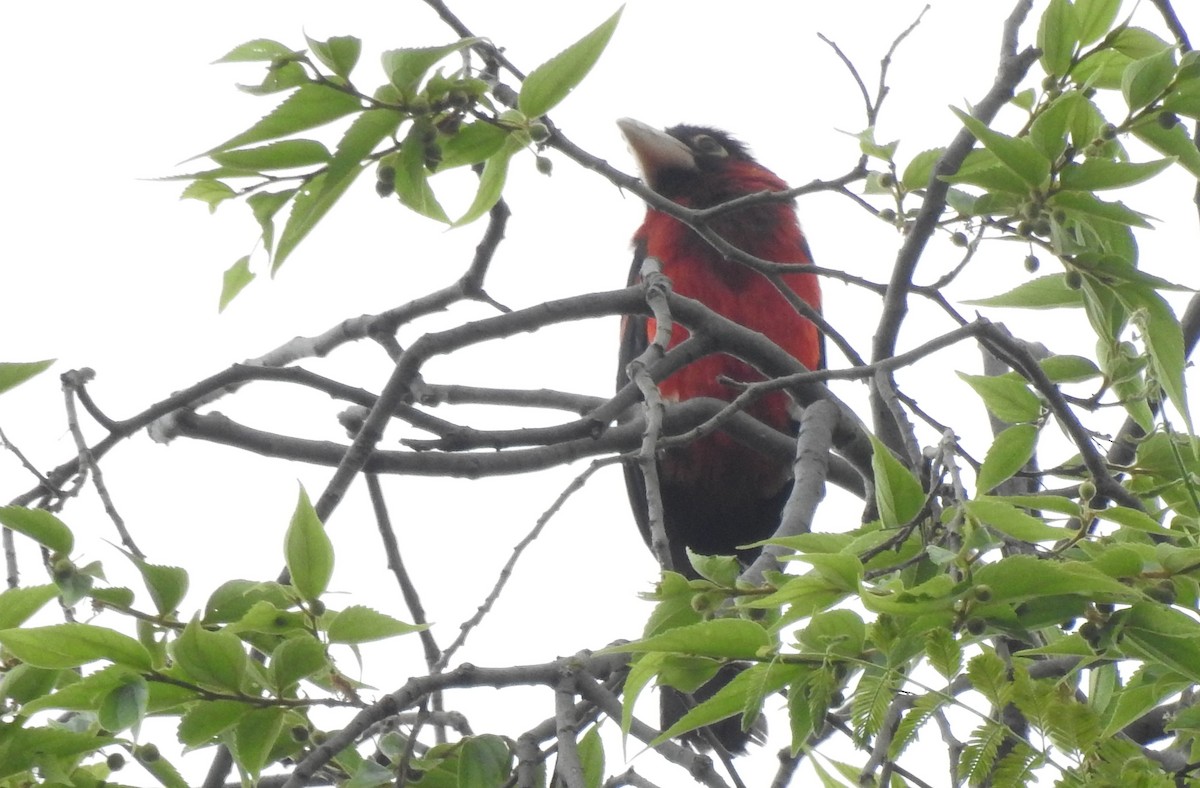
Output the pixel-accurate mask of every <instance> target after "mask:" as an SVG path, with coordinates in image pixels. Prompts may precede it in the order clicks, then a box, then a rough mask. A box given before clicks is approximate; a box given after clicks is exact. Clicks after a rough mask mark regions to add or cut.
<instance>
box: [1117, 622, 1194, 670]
mask: <svg viewBox="0 0 1200 788" xmlns="http://www.w3.org/2000/svg"><path fill="white" fill-rule="evenodd" d="M1121 612H1122V614H1123V615H1122V616H1121V618H1120V619H1119V621H1120V624H1121V632H1122V634H1123V636H1124V637H1123V638H1122V640H1121V648H1122V650H1123V651H1125V652H1126V653H1130V654H1132V655H1133V656H1135V657H1139V658H1141V659H1143V660H1146V661H1147V662H1148V663H1149V664H1154V665H1162V666H1163V667H1165V668H1167V669H1168V670H1170V671H1173V672H1175V673H1178V674H1179V675H1181V676H1186V677H1187V678H1188V679H1189V680H1190V681H1192V682H1193V683H1196V682H1200V625H1198V624H1197V623H1196V621H1195V620H1194V619H1192V618H1191V617H1189V616H1188V615H1186V614H1185V613H1182V612H1180V611H1178V610H1175V609H1173V608H1169V607H1166V606H1164V605H1159V604H1154V603H1151V602H1138V603H1137V604H1134V605H1133V606H1132V607H1130V608H1129V609H1128V610H1125V611H1121Z"/></svg>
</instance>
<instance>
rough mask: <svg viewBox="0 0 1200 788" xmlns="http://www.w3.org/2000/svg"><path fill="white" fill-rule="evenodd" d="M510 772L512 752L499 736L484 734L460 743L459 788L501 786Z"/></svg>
mask: <svg viewBox="0 0 1200 788" xmlns="http://www.w3.org/2000/svg"><path fill="white" fill-rule="evenodd" d="M511 771H512V750H511V749H509V746H508V743H507V742H506V741H505V740H504V739H502V738H501V737H499V736H496V735H493V734H490V733H485V734H483V735H481V736H471V737H469V738H467V739H465V740H464V741H463V743H462V751H461V755H460V756H459V762H458V785H459V788H472V786H476V785H478V786H484V785H503V784H504V783H505V781H506V780H507V779H508V777H509V773H510V772H511Z"/></svg>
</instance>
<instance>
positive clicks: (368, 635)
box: [329, 605, 428, 643]
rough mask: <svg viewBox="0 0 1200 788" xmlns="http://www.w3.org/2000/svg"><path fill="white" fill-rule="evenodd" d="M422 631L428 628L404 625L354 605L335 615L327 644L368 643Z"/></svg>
mask: <svg viewBox="0 0 1200 788" xmlns="http://www.w3.org/2000/svg"><path fill="white" fill-rule="evenodd" d="M423 629H428V626H417V625H415V624H406V623H404V622H403V621H400V620H398V619H395V618H392V617H391V616H389V615H385V614H383V613H380V612H377V611H375V610H372V609H371V608H369V607H364V606H363V605H354V606H352V607H348V608H346V609H345V610H343V611H341V612H340V613H338V614H337V615H335V616H334V617H333V620H332V621H331V622H329V642H330V643H368V642H370V641H373V640H383V639H385V638H390V637H395V636H396V635H407V634H408V633H410V632H420V631H421V630H423Z"/></svg>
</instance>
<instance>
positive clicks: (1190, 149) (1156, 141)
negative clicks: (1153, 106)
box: [1132, 115, 1200, 178]
mask: <svg viewBox="0 0 1200 788" xmlns="http://www.w3.org/2000/svg"><path fill="white" fill-rule="evenodd" d="M1132 131H1133V133H1134V136H1136V137H1137V138H1138V139H1140V140H1141V141H1142V142H1144V143H1146V144H1147V145H1149V146H1150V147H1151V148H1154V150H1156V151H1158V152H1159V153H1162V154H1165V155H1167V156H1174V157H1175V158H1177V159H1178V160H1179V163H1180V164H1182V165H1183V166H1184V168H1185V169H1186V170H1187V171H1188V172H1189V173H1191V174H1192V176H1193V177H1196V178H1200V150H1197V148H1196V143H1195V141H1193V140H1192V137H1191V135H1190V134H1189V133H1188V130H1187V128H1185V127H1184V126H1183V124H1181V123H1176V124H1175V125H1173V126H1171V128H1169V129H1164V128H1163V127H1162V126H1161V125H1159V123H1158V117H1157V115H1155V116H1153V117H1149V118H1146V119H1145V120H1142V121H1139V122H1138V123H1136V124H1134V126H1133V129H1132Z"/></svg>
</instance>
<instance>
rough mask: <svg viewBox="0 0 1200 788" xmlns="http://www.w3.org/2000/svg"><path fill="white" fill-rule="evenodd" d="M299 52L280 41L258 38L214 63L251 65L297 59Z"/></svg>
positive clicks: (234, 49)
mask: <svg viewBox="0 0 1200 788" xmlns="http://www.w3.org/2000/svg"><path fill="white" fill-rule="evenodd" d="M297 54H299V53H298V52H296V50H294V49H292V48H291V47H286V46H284V45H283V44H281V43H279V42H278V41H272V40H271V39H269V38H256V39H254V40H253V41H247V42H246V43H244V44H239V45H238V46H236V47H234V48H233V49H231V50H230V51H229V52H228V53H227V54H226V55H224V56H222V57H220V58H218V59H216V60H214V61H213V62H214V63H249V62H255V61H264V60H265V61H268V62H269V61H273V60H278V59H280V58H289V57H295V56H296V55H297Z"/></svg>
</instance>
